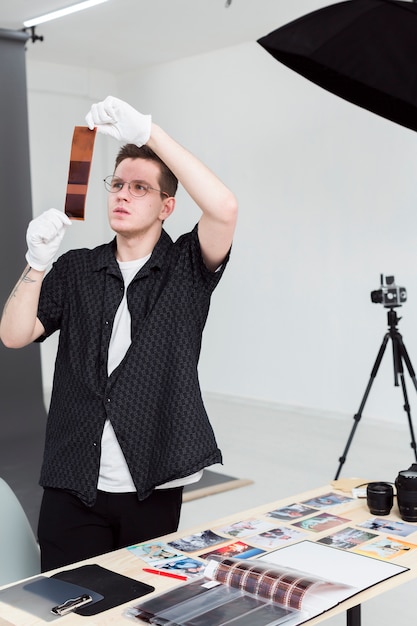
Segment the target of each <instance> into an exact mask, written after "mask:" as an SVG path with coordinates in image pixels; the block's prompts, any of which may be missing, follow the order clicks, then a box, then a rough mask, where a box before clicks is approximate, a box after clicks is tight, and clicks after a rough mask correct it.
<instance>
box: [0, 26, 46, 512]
mask: <svg viewBox="0 0 417 626" xmlns="http://www.w3.org/2000/svg"><path fill="white" fill-rule="evenodd" d="M28 38H29V36H28V35H27V34H26V33H25V32H23V31H13V30H6V29H0V85H1V98H0V129H1V130H0V137H1V141H0V198H1V209H0V211H1V226H0V239H1V241H0V307H1V308H2V307H3V305H4V303H5V301H6V299H7V297H8V294H9V293H10V291H11V290H12V288H13V286H14V285H15V284H16V282H17V279H18V277H19V276H20V275H21V273H22V272H23V269H24V267H25V264H26V261H25V256H24V255H25V252H26V242H25V233H26V228H27V225H28V223H29V221H30V220H31V219H32V197H31V179H30V160H29V156H30V155H29V132H28V108H27V85H26V58H25V55H26V51H25V46H26V42H27V40H28ZM45 422H46V411H45V406H44V401H43V390H42V372H41V361H40V348H39V346H38V345H31V346H28V347H26V348H24V349H22V350H10V349H7V348H5V347H4V346H3V345H2V344H1V345H0V476H2V477H3V478H4V479H5V480H6V481H7V482H8V483H9V484H10V485H11V487H12V488H13V489H15V491H16V492H17V495H18V496H19V495H20V497H21V500H23V502H22V503H23V504H24V499H25V493H29V492H30V496H31V497H32V496H33V491H35V492H37V491H38V489H39V488H38V487H37V479H38V475H39V469H40V468H39V464H40V458H41V453H42V444H43V441H42V440H43V431H44V427H45ZM25 442H27V444H28V445H26V443H25Z"/></svg>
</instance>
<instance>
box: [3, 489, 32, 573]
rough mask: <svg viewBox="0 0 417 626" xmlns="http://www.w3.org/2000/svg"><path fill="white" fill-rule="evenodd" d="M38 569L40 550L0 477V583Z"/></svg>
mask: <svg viewBox="0 0 417 626" xmlns="http://www.w3.org/2000/svg"><path fill="white" fill-rule="evenodd" d="M39 573H40V551H39V545H38V543H37V541H36V537H35V535H34V533H33V531H32V527H31V525H30V523H29V520H28V518H27V517H26V513H25V512H24V510H23V507H22V505H21V504H20V502H19V500H18V499H17V497H16V495H15V493H14V491H13V490H12V489H11V488H10V487H9V485H8V484H7V483H6V482H5V481H4V480H3V479H2V478H0V585H6V584H9V583H12V582H15V581H16V580H20V579H21V578H28V577H29V576H35V575H36V574H39Z"/></svg>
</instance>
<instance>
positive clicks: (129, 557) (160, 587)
mask: <svg viewBox="0 0 417 626" xmlns="http://www.w3.org/2000/svg"><path fill="white" fill-rule="evenodd" d="M339 484H341V483H338V482H337V481H336V482H333V483H332V485H325V486H323V487H320V488H318V489H313V490H311V491H307V492H304V493H301V494H297V495H295V496H291V497H289V498H285V499H283V500H277V501H274V502H270V503H268V504H265V505H263V506H258V507H255V508H252V509H247V510H245V511H240V512H238V513H235V514H233V515H229V516H227V517H224V518H220V519H213V520H211V521H208V522H207V523H205V524H200V525H199V526H195V527H193V528H190V529H187V530H183V531H181V532H177V533H173V534H171V535H166V536H164V537H159V538H157V540H158V541H163V542H164V543H166V542H167V541H172V540H173V539H178V538H181V537H187V536H189V535H192V534H193V533H196V532H201V531H203V530H207V529H210V530H214V531H215V530H216V528H219V527H221V526H226V525H229V524H231V523H233V522H238V521H241V520H245V519H248V518H260V517H262V516H263V515H265V514H266V513H267V512H269V511H272V510H275V509H278V508H282V507H285V506H288V505H290V504H293V503H296V502H303V501H305V500H308V499H311V498H315V497H317V496H320V495H324V494H326V493H328V492H330V491H334V492H336V493H339V494H342V493H343V492H342V491H340V490H339V489H336V488H335V485H337V486H339ZM343 495H351V494H349V493H346V492H345V493H344V494H343ZM324 510H327V511H328V510H329V509H323V511H324ZM331 512H332V514H335V515H338V516H341V517H343V516H346V517H348V518H349V520H350V521H349V523H346V524H345V525H344V526H352V525H357V524H359V523H361V522H364V521H365V520H367V519H370V518H372V517H373V516H372V515H371V514H370V512H369V510H368V508H367V505H366V500H365V499H355V500H353V501H352V502H348V503H342V504H337V505H335V506H332V507H331ZM268 519H269V521H271V518H268ZM389 519H390V520H391V519H393V520H396V521H402V520H401V518H400V516H399V513H398V509H397V506H396V504H394V508H393V510H392V512H391V513H390V515H389ZM275 521H276V526H280V525H282V523H287V524H288V523H289V522H281V520H275ZM344 526H338V527H337V528H334V529H332V530H331V531H329V530H327V531H322V532H319V533H311V536H309V537H308V539H311V540H313V541H316V540H317V539H320V538H321V537H323V536H326V535H329V534H331V533H332V532H336V530H339V529H342V528H343V527H344ZM415 526H416V530H415V533H413V534H411V535H409V536H408V537H406V538H403V541H406V542H408V543H414V544H417V523H416V524H415ZM313 535H314V536H313ZM384 536H386V535H382V534H381V537H384ZM399 539H400V538H399ZM242 540H243V541H245V542H248V543H250V538H249V537H245V538H243V539H242ZM233 541H236V539H235V538H230V537H229V538H225V544H226V543H232V542H233ZM222 545H224V544H222ZM213 548H214V547H213V546H212V547H211V548H205V549H203V550H199V551H196V552H193V553H188V554H189V556H193V557H194V556H195V557H197V556H198V555H199V554H203V553H204V552H207V551H209V550H211V549H213ZM391 562H393V563H398V564H401V565H404V566H405V567H407V568H409V571H405V572H404V573H401V574H400V575H399V576H394V577H393V578H390V579H389V580H386V581H384V582H382V583H378V584H377V585H375V586H373V587H371V588H370V589H367V590H366V591H363V592H361V593H359V594H357V595H355V596H354V598H352V599H349V600H346V601H344V602H342V603H341V604H340V605H338V606H337V607H335V608H333V609H331V610H330V611H327V612H326V613H325V614H323V615H321V616H319V617H316V618H314V619H311V620H309V621H308V624H309V626H313V625H314V624H319V623H321V622H322V621H325V620H326V619H328V618H330V617H332V616H334V615H336V614H337V613H341V612H345V611H346V612H347V620H348V621H347V623H348V626H354V625H355V626H356V625H357V624H359V623H360V608H359V607H360V604H362V603H363V602H365V601H366V600H368V599H370V598H373V597H375V596H378V595H379V594H382V593H384V592H386V591H388V590H390V589H393V588H394V587H396V586H398V585H402V584H403V583H406V582H408V581H409V580H411V579H413V578H416V577H417V549H416V550H410V551H409V552H408V553H405V554H403V555H401V556H399V557H396V558H395V559H392V561H391ZM89 563H96V564H99V565H101V566H102V567H105V568H107V569H110V570H113V571H115V572H118V573H120V574H124V575H126V576H130V577H131V578H135V579H137V580H140V581H142V582H145V583H148V584H150V585H152V586H153V587H155V592H154V593H159V592H162V591H166V590H169V589H171V588H172V587H173V586H175V585H178V584H181V583H179V581H178V580H173V579H171V578H167V577H163V576H156V575H153V574H149V573H147V572H144V571H143V568H144V567H151V566H150V565H149V563H145V561H143V560H142V559H140V558H138V557H137V556H136V555H134V554H132V553H131V552H130V551H129V550H127V549H125V548H124V549H121V550H117V551H115V552H111V553H108V554H103V555H100V556H99V557H96V558H93V559H89V560H86V561H83V562H82V563H76V564H74V565H73V566H68V567H66V568H63V569H65V570H68V569H71V568H72V567H78V566H80V565H84V564H89ZM55 571H57V570H55ZM55 571H54V572H48V574H53V573H55ZM9 586H11V585H9ZM3 588H5V587H3ZM150 597H151V595H146V596H143V597H142V598H141V599H140V600H133V601H131V602H128V603H126V604H125V605H122V606H118V607H115V608H113V609H110V610H108V611H105V612H102V613H99V614H98V615H96V616H91V617H85V616H80V615H76V614H74V613H71V614H69V615H66V616H65V617H61V618H59V624H60V625H62V626H81V625H82V624H84V626H87V625H88V626H113V625H114V624H118V625H119V626H120V625H121V624H123V623H126V625H128V624H129V622H130V623H137V624H139V623H141V622H139V620H138V621H137V622H133V621H132V620H131V619H130V620H129V619H128V618H126V617H125V616H124V615H123V613H124V610H125V608H126V607H129V606H134V605H135V604H138V603H140V602H142V601H145V600H147V599H149V598H150ZM0 615H1V618H0V626H9V624H10V625H13V626H39V625H40V624H45V623H47V622H45V621H44V620H42V619H39V618H38V617H34V616H31V615H29V614H28V613H27V612H24V611H22V610H20V609H18V608H16V607H13V606H10V605H8V604H6V603H4V602H0ZM1 620H3V621H1ZM48 623H50V622H48ZM55 623H56V622H55Z"/></svg>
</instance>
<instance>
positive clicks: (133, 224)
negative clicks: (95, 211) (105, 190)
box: [107, 158, 173, 235]
mask: <svg viewBox="0 0 417 626" xmlns="http://www.w3.org/2000/svg"><path fill="white" fill-rule="evenodd" d="M159 175H160V170H159V166H158V164H157V163H155V162H154V161H148V160H145V159H130V158H129V159H124V160H123V161H122V162H121V163H119V165H118V166H117V168H116V170H115V172H114V175H113V180H114V183H115V184H114V185H113V187H114V189H115V192H111V193H109V194H108V201H107V206H108V216H109V223H110V227H111V228H112V229H113V230H114V231H115V232H116V233H121V234H126V235H128V234H131V235H135V234H140V233H146V232H147V231H149V230H152V229H160V228H161V226H162V222H163V220H164V219H166V218H167V217H168V216H169V214H170V213H171V212H172V209H171V208H170V206H169V205H170V201H172V200H173V199H172V198H170V199H168V197H167V195H162V196H161V194H160V193H159V190H160V186H159ZM133 181H134V182H133ZM123 183H131V184H130V189H129V185H127V184H123ZM140 183H143V186H145V187H152V189H149V191H148V192H147V193H145V195H143V196H140V197H138V196H136V195H134V194H135V192H136V193H141V189H143V188H142V186H141V185H140ZM155 190H158V191H155ZM132 191H133V193H132ZM161 191H164V190H163V189H162V190H161Z"/></svg>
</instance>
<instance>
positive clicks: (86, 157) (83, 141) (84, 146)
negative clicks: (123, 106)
mask: <svg viewBox="0 0 417 626" xmlns="http://www.w3.org/2000/svg"><path fill="white" fill-rule="evenodd" d="M95 138H96V130H95V129H94V130H90V129H89V128H88V127H87V126H76V127H75V128H74V134H73V136H72V145H71V155H70V164H69V172H68V184H67V195H66V198H65V213H66V215H68V217H69V218H71V219H73V220H84V218H85V198H86V195H87V188H88V179H89V177H90V168H91V160H92V158H93V150H94V140H95Z"/></svg>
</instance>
